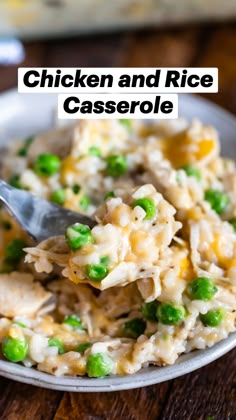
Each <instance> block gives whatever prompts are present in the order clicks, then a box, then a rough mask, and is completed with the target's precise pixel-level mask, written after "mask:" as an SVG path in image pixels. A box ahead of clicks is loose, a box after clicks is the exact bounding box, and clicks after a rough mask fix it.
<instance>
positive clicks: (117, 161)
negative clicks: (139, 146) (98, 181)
mask: <svg viewBox="0 0 236 420" xmlns="http://www.w3.org/2000/svg"><path fill="white" fill-rule="evenodd" d="M127 170H128V162H127V159H126V157H125V156H123V155H111V156H108V157H107V174H108V175H110V176H113V177H117V176H120V175H124V174H125V173H126V172H127Z"/></svg>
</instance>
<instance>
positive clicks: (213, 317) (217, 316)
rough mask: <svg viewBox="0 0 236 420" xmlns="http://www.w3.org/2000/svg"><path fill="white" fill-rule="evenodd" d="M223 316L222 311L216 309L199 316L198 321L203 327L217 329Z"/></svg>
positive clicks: (223, 312)
mask: <svg viewBox="0 0 236 420" xmlns="http://www.w3.org/2000/svg"><path fill="white" fill-rule="evenodd" d="M224 315H225V311H224V309H222V308H220V309H216V310H212V311H208V312H207V313H206V314H200V315H199V317H200V320H201V321H202V323H203V324H204V325H205V326H208V327H218V325H220V324H221V322H222V320H223V318H224Z"/></svg>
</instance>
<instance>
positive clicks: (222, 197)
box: [204, 189, 229, 214]
mask: <svg viewBox="0 0 236 420" xmlns="http://www.w3.org/2000/svg"><path fill="white" fill-rule="evenodd" d="M204 198H205V200H206V201H208V203H210V205H211V208H212V209H213V210H215V212H216V213H218V214H222V213H223V212H224V211H225V209H226V207H227V206H228V204H229V197H228V196H227V195H226V194H224V193H223V192H222V191H219V190H213V189H209V190H207V191H206V192H205V197H204Z"/></svg>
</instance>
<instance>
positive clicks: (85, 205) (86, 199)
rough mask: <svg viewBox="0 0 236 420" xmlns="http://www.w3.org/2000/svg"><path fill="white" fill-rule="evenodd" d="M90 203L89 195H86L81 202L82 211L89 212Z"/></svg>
mask: <svg viewBox="0 0 236 420" xmlns="http://www.w3.org/2000/svg"><path fill="white" fill-rule="evenodd" d="M90 203H91V202H90V198H89V197H88V196H87V195H84V196H83V197H82V198H81V200H80V202H79V206H80V208H81V209H82V210H84V211H86V210H88V208H89V206H90Z"/></svg>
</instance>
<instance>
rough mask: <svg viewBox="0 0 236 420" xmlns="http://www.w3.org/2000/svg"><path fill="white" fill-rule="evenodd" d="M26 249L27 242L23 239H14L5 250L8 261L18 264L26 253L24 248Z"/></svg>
mask: <svg viewBox="0 0 236 420" xmlns="http://www.w3.org/2000/svg"><path fill="white" fill-rule="evenodd" d="M25 247H26V243H25V241H23V239H12V241H10V242H8V244H7V246H6V250H5V256H6V259H7V260H9V261H13V262H18V261H20V259H21V258H22V257H24V255H25V252H24V251H23V248H25Z"/></svg>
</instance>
